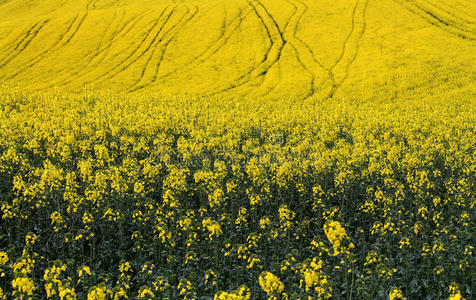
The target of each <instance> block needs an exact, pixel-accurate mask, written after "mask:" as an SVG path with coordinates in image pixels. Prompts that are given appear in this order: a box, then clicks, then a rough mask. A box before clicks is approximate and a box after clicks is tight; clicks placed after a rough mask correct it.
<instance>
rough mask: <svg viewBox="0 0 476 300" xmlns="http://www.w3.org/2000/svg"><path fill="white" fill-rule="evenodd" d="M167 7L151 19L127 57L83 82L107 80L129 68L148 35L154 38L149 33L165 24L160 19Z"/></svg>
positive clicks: (169, 14)
mask: <svg viewBox="0 0 476 300" xmlns="http://www.w3.org/2000/svg"><path fill="white" fill-rule="evenodd" d="M169 8H170V6H167V7H165V8H164V9H163V10H162V11H161V13H160V15H159V17H158V18H157V19H155V21H152V26H150V28H149V29H148V30H147V31H146V34H145V36H144V38H143V39H142V40H141V41H140V42H139V44H137V46H136V47H135V48H134V49H133V50H132V52H130V53H129V55H127V57H126V58H125V59H123V60H122V61H121V62H119V63H117V64H116V65H115V66H114V67H113V68H112V69H110V70H108V71H106V72H104V73H103V74H102V75H100V76H98V77H96V78H95V79H93V80H90V81H87V82H85V84H90V83H93V82H104V81H106V80H109V79H111V78H113V77H115V76H116V75H117V74H119V73H121V72H122V71H124V70H125V69H127V68H129V67H130V66H131V65H132V63H134V62H135V61H137V60H138V59H139V58H140V57H141V55H140V54H139V55H136V54H137V53H138V52H139V49H140V48H141V47H142V46H144V45H145V44H146V43H147V42H146V41H147V39H148V38H149V37H152V39H155V38H156V36H155V37H153V34H151V33H152V31H153V30H155V29H156V30H159V31H160V30H161V27H162V26H163V25H164V24H165V22H163V23H162V25H160V21H161V19H162V17H163V16H164V14H165V12H166V10H168V9H169ZM175 8H176V6H175V7H174V8H172V9H171V10H170V12H169V13H168V16H167V17H166V20H167V19H168V18H170V16H171V15H172V13H173V11H174V10H175ZM149 46H150V43H149ZM146 48H148V46H146ZM134 56H136V57H134ZM120 68H121V69H120Z"/></svg>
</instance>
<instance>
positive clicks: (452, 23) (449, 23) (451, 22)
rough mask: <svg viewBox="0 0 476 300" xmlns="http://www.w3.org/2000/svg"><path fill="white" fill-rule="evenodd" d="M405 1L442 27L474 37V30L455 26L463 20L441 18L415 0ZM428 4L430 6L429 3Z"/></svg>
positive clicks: (458, 25)
mask: <svg viewBox="0 0 476 300" xmlns="http://www.w3.org/2000/svg"><path fill="white" fill-rule="evenodd" d="M405 1H406V2H408V3H411V4H413V5H414V6H415V7H417V8H418V9H419V10H421V11H422V12H425V13H426V14H428V15H430V16H432V17H433V18H435V19H436V20H438V21H439V22H440V23H442V24H443V25H446V26H448V27H452V28H454V29H455V30H460V31H463V32H465V33H468V34H471V35H474V34H475V31H474V29H473V30H471V29H466V28H464V27H460V26H461V25H463V24H457V21H458V20H459V21H463V19H461V18H458V17H457V20H452V19H451V18H448V17H445V16H442V15H440V14H438V13H437V12H435V11H434V10H431V9H430V8H428V7H425V4H424V3H421V4H420V3H419V2H417V1H415V0H405ZM429 4H430V5H432V3H431V2H429ZM433 7H435V6H434V5H433ZM436 9H438V8H436ZM440 10H441V9H440ZM443 12H445V11H444V10H443ZM463 23H464V22H463ZM467 25H470V26H471V24H467Z"/></svg>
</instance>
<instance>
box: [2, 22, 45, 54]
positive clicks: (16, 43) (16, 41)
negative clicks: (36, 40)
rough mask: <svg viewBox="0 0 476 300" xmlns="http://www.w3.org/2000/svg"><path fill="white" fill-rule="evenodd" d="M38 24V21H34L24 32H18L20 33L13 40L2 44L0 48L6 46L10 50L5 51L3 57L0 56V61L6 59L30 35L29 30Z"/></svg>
mask: <svg viewBox="0 0 476 300" xmlns="http://www.w3.org/2000/svg"><path fill="white" fill-rule="evenodd" d="M38 24H39V22H36V23H34V24H33V25H32V26H28V28H27V29H26V30H25V31H24V32H22V33H20V35H18V36H17V37H16V38H15V39H14V40H13V41H11V42H9V43H7V44H6V45H5V46H3V48H2V50H4V49H7V48H10V50H8V52H7V53H5V56H4V57H3V58H0V62H1V61H3V60H4V59H7V58H8V57H9V56H10V55H11V54H12V53H13V52H14V51H15V49H16V48H18V47H19V46H20V45H21V44H22V43H23V42H24V41H25V40H26V39H27V38H28V37H29V36H30V34H31V32H32V31H34V30H35V28H36V27H37V26H38ZM2 52H3V51H2Z"/></svg>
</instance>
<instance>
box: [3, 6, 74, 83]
mask: <svg viewBox="0 0 476 300" xmlns="http://www.w3.org/2000/svg"><path fill="white" fill-rule="evenodd" d="M78 18H79V14H77V15H76V16H75V17H74V18H73V19H72V21H71V22H70V23H69V25H68V26H67V27H66V30H65V31H63V32H62V33H61V34H60V35H59V37H58V38H57V39H56V41H55V42H54V43H53V44H52V45H51V46H50V47H48V48H47V49H45V50H44V51H42V52H40V53H39V54H38V55H36V56H35V57H33V58H32V59H31V60H30V62H29V63H28V64H27V65H25V66H22V68H20V69H19V70H17V71H16V72H15V73H14V74H13V75H11V76H9V77H6V78H5V80H10V79H13V78H15V77H16V76H18V75H19V74H20V73H23V72H24V71H26V70H28V69H30V68H32V67H33V66H35V65H36V64H37V63H38V62H40V61H41V60H42V59H43V58H44V57H45V56H46V55H47V54H49V53H50V52H52V51H54V50H56V48H57V47H58V45H60V44H61V41H62V40H64V39H65V38H66V36H67V35H68V33H69V32H70V31H71V29H72V28H73V24H74V22H76V20H77V19H78ZM62 46H64V45H60V46H59V48H61V47H62ZM4 77H5V76H2V77H0V79H2V78H4Z"/></svg>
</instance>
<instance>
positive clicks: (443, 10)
mask: <svg viewBox="0 0 476 300" xmlns="http://www.w3.org/2000/svg"><path fill="white" fill-rule="evenodd" d="M426 2H427V3H428V4H429V5H431V6H433V7H434V8H436V9H437V10H440V11H442V12H444V13H446V14H448V15H450V16H453V17H454V18H456V20H458V21H461V22H463V23H466V24H468V25H470V26H474V25H476V20H474V21H472V20H467V19H465V18H463V17H462V16H460V15H457V14H456V13H455V12H452V11H451V10H450V7H448V6H446V5H445V3H444V2H442V3H441V2H440V4H439V5H438V4H436V3H434V2H431V1H426ZM442 6H446V7H445V8H443V7H442ZM461 13H462V14H464V15H466V16H468V17H470V18H474V16H471V15H470V14H467V13H466V12H464V11H461ZM453 21H454V20H453Z"/></svg>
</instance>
